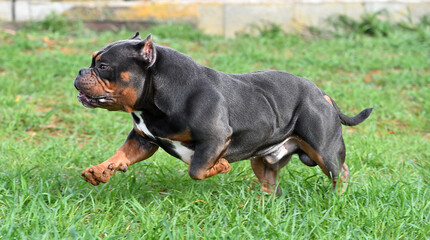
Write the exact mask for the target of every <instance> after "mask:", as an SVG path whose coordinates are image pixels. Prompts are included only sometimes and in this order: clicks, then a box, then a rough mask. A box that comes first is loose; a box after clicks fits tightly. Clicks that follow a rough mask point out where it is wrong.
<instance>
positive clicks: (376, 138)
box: [0, 22, 430, 239]
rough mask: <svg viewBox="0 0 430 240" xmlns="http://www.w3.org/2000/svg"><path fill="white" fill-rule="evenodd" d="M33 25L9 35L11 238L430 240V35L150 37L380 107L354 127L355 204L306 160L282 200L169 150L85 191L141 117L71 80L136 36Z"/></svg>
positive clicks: (186, 33)
mask: <svg viewBox="0 0 430 240" xmlns="http://www.w3.org/2000/svg"><path fill="white" fill-rule="evenodd" d="M45 24H46V22H45ZM35 26H36V27H35ZM35 26H30V27H27V28H24V29H21V30H19V31H18V32H17V33H16V35H11V34H6V33H0V84H1V87H0V105H1V108H0V151H1V154H0V239H98V238H103V239H118V238H124V239H165V238H169V239H281V238H283V239H428V238H430V224H429V223H430V188H429V183H430V162H429V158H430V154H429V153H430V151H429V149H430V142H429V140H430V120H429V119H430V101H429V99H430V68H429V66H430V62H429V59H430V58H429V46H430V45H429V38H428V37H427V36H429V34H428V33H426V34H423V30H421V31H418V30H402V29H393V30H392V32H390V34H389V35H388V36H386V37H382V36H377V37H370V36H366V35H362V34H353V35H342V36H336V37H328V38H327V37H324V38H323V37H321V38H316V37H314V38H306V39H305V38H303V37H301V36H298V35H284V34H282V33H280V32H277V31H263V33H264V34H263V36H257V37H252V36H239V37H238V38H236V39H224V38H221V37H210V36H205V35H203V34H201V33H200V32H198V31H196V30H194V29H192V28H191V27H189V26H172V25H160V26H155V27H153V28H151V29H143V30H141V34H142V35H145V34H147V33H149V32H151V33H152V34H153V36H154V39H155V41H156V42H158V43H162V44H165V45H168V46H171V47H173V48H175V49H177V50H179V51H181V52H184V53H186V54H188V55H190V56H192V57H193V58H194V59H196V61H197V62H199V63H201V64H204V65H207V66H210V67H212V68H215V69H218V70H221V71H225V72H230V73H237V72H244V71H254V70H261V69H278V70H284V71H288V72H290V73H293V74H295V75H299V76H303V77H306V78H309V79H311V80H313V81H314V82H315V83H316V84H317V85H318V86H320V87H321V88H322V89H324V90H325V91H326V92H327V93H328V94H329V95H330V96H331V97H333V98H334V99H335V100H336V101H337V103H338V105H339V106H340V108H341V109H342V110H343V112H345V113H347V114H349V115H353V114H356V113H358V112H359V111H360V110H362V109H364V108H365V107H374V108H375V109H374V112H373V113H372V115H371V117H370V118H369V119H368V120H367V121H365V122H364V123H363V124H361V125H359V126H357V127H354V128H350V127H344V138H345V142H346V146H347V163H348V165H349V167H350V171H351V178H350V184H349V188H348V190H347V192H346V193H345V194H344V195H343V196H336V194H335V193H333V192H332V190H331V184H330V181H329V180H328V179H327V178H326V177H325V176H323V173H322V172H321V170H320V169H318V168H309V167H306V166H305V165H303V164H302V163H300V161H299V160H298V159H297V158H296V157H295V158H294V159H293V160H292V161H291V163H290V164H289V165H288V166H287V167H285V168H284V169H283V170H282V171H281V177H280V186H281V188H282V190H283V195H282V196H280V197H275V196H270V195H264V194H261V193H260V192H259V188H260V184H259V183H258V182H257V181H256V178H255V176H254V174H253V172H252V170H251V167H250V163H249V161H242V162H239V163H235V164H233V165H232V171H231V172H229V173H227V174H222V175H218V176H214V177H212V178H209V179H206V180H203V181H194V180H192V179H190V178H189V177H188V175H187V166H186V165H185V164H183V163H182V162H181V161H179V160H177V159H174V158H173V157H170V156H169V155H167V154H166V153H164V152H162V151H158V152H157V153H156V154H155V155H154V156H153V157H152V158H151V159H148V160H146V161H144V162H141V163H138V164H136V165H133V166H132V167H130V168H129V171H128V172H127V173H118V174H116V175H115V176H114V177H113V178H112V179H111V181H110V182H109V183H107V184H104V185H100V186H98V187H94V186H92V185H90V184H89V183H86V182H85V181H84V180H83V179H82V178H81V176H80V173H81V171H82V170H83V169H85V168H86V167H88V166H90V165H96V164H98V163H100V162H102V161H104V160H105V159H107V158H108V157H110V156H111V155H112V154H113V153H114V152H115V149H116V148H118V147H119V146H120V145H121V144H122V143H123V141H124V140H125V138H126V136H127V134H128V132H129V131H130V130H131V128H132V120H131V117H130V116H129V115H128V114H125V113H120V112H108V111H106V110H101V109H86V108H84V107H82V106H81V105H80V104H79V102H78V101H77V99H76V95H77V92H76V90H75V89H74V87H73V80H74V78H75V76H76V74H77V72H78V70H79V69H80V68H82V67H87V66H89V65H90V61H91V54H92V53H93V52H94V51H96V50H98V49H100V48H101V47H103V46H104V45H106V44H107V43H109V42H112V41H116V40H119V39H125V38H128V37H130V36H132V35H133V32H130V31H126V30H121V31H120V32H117V33H113V32H101V33H94V32H91V31H89V30H87V29H82V26H77V28H78V30H79V31H76V30H75V31H64V28H63V27H64V26H63V25H62V26H63V27H61V28H48V27H44V25H43V24H42V25H35ZM65 26H67V25H65ZM59 29H61V31H60V30H59ZM427 30H428V28H427ZM71 32H76V34H73V33H71Z"/></svg>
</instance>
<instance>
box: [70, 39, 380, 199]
mask: <svg viewBox="0 0 430 240" xmlns="http://www.w3.org/2000/svg"><path fill="white" fill-rule="evenodd" d="M74 86H75V88H76V89H77V90H78V91H79V95H78V100H79V101H80V102H81V103H82V105H84V106H85V107H88V108H104V109H107V110H109V111H124V112H128V113H130V115H131V118H132V120H133V129H132V130H131V132H130V133H129V135H128V137H127V139H126V141H125V143H124V144H123V145H122V146H121V147H120V148H119V149H118V150H117V151H116V153H115V154H114V155H113V156H112V157H110V158H109V159H107V160H106V161H105V162H103V163H101V164H99V165H97V166H92V167H89V168H87V169H85V170H84V171H83V172H82V176H83V177H84V179H85V180H86V181H88V182H90V183H91V184H93V185H98V184H99V183H100V182H102V183H106V182H108V181H109V179H110V177H111V176H112V175H113V174H115V172H116V171H118V170H120V171H123V172H125V171H127V168H128V167H129V166H130V165H132V164H134V163H137V162H139V161H142V160H145V159H147V158H149V157H151V156H152V155H153V154H154V153H155V152H156V151H157V149H158V148H159V147H161V148H163V149H164V150H165V151H166V152H167V153H169V154H170V155H172V156H174V157H176V158H179V159H181V160H182V161H183V162H185V163H186V164H188V165H189V167H188V174H189V176H190V177H191V178H192V179H195V180H202V179H205V178H208V177H211V176H214V175H216V174H220V173H226V172H228V171H230V169H231V167H230V163H233V162H236V161H239V160H244V159H250V161H251V167H252V169H253V171H254V173H255V175H256V176H257V178H258V180H259V181H260V182H261V184H262V187H261V188H262V191H264V192H266V193H273V192H276V193H277V194H278V195H279V194H281V189H280V187H279V186H278V185H277V182H276V179H277V174H278V172H279V170H280V169H281V168H282V167H284V166H285V165H286V164H287V163H288V162H289V161H290V159H291V156H292V155H293V154H298V156H299V159H300V160H301V161H302V162H303V163H304V164H306V165H307V166H311V167H312V166H316V165H318V166H319V167H320V168H321V170H322V171H323V172H324V173H325V174H326V175H327V176H328V177H329V178H330V179H331V180H332V183H333V189H335V190H336V186H338V188H337V189H338V191H341V192H344V191H345V189H346V186H347V184H348V182H347V181H348V178H349V170H348V166H347V165H346V164H345V144H344V141H343V137H342V124H343V125H348V126H354V125H357V124H359V123H361V122H363V121H364V120H365V119H367V118H368V117H369V115H370V113H371V112H372V109H373V108H367V109H365V110H363V111H361V112H360V113H359V114H358V115H356V116H354V117H349V116H346V115H344V114H343V113H342V112H341V111H340V110H339V107H338V106H337V105H336V103H335V102H334V101H333V99H332V98H331V97H329V96H328V95H327V94H326V93H325V92H324V91H322V90H321V89H320V88H318V87H317V86H316V85H315V84H314V83H313V82H311V81H310V80H307V79H305V78H301V77H297V76H295V75H292V74H289V73H287V72H282V71H273V70H270V71H257V72H250V73H241V74H227V73H223V72H219V71H216V70H214V69H211V68H209V67H205V66H202V65H200V64H198V63H196V62H195V61H194V60H193V59H192V58H190V57H189V56H187V55H185V54H182V53H180V52H178V51H176V50H174V49H172V48H169V47H165V46H161V45H157V44H155V43H154V42H153V39H152V35H151V34H150V35H148V36H147V37H146V38H145V39H144V40H142V39H141V37H140V35H139V33H138V32H137V33H136V34H135V35H134V36H133V37H131V38H129V39H127V40H120V41H117V42H114V43H111V44H109V45H107V46H105V47H103V48H102V49H100V50H99V51H97V52H95V53H94V54H93V56H92V63H91V66H90V67H89V68H83V69H80V70H79V73H78V76H77V77H76V79H75V81H74Z"/></svg>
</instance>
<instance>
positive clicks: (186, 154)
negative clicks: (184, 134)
mask: <svg viewBox="0 0 430 240" xmlns="http://www.w3.org/2000/svg"><path fill="white" fill-rule="evenodd" d="M141 114H142V113H141V112H135V113H134V115H135V116H137V117H138V118H139V120H140V121H139V123H136V121H135V123H136V127H137V129H138V130H139V131H142V132H143V133H145V135H146V136H148V137H150V138H152V139H156V137H155V136H154V134H152V133H151V132H150V131H149V129H148V127H147V126H146V124H145V122H144V121H143V118H142V116H141ZM158 139H159V140H161V141H164V142H168V143H170V144H171V145H173V149H172V150H173V151H175V152H176V154H177V155H179V157H180V158H181V160H182V161H184V162H185V163H187V164H190V163H191V158H192V157H193V155H194V151H193V150H192V149H189V148H187V147H185V146H184V145H182V143H181V142H179V141H172V140H170V139H168V138H158Z"/></svg>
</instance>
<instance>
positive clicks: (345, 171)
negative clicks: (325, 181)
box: [333, 163, 349, 195]
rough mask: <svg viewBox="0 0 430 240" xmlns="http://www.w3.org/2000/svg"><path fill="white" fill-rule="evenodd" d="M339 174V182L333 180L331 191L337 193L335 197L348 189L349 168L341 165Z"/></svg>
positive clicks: (335, 179)
mask: <svg viewBox="0 0 430 240" xmlns="http://www.w3.org/2000/svg"><path fill="white" fill-rule="evenodd" d="M341 173H342V176H341V177H340V180H339V179H337V178H333V190H335V191H337V195H341V194H343V193H344V192H345V191H346V189H347V188H348V179H349V168H348V166H347V165H346V164H345V163H344V164H343V165H342V171H341ZM338 182H339V184H338ZM336 185H337V189H336Z"/></svg>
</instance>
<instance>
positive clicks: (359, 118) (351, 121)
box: [330, 98, 373, 126]
mask: <svg viewBox="0 0 430 240" xmlns="http://www.w3.org/2000/svg"><path fill="white" fill-rule="evenodd" d="M330 100H331V102H332V103H333V107H334V108H335V109H336V111H337V114H338V115H339V118H340V122H341V123H342V124H343V125H346V126H355V125H358V124H360V123H362V122H363V121H364V120H366V119H367V118H368V117H369V115H370V113H372V110H373V108H366V109H364V110H363V111H361V112H360V113H359V114H357V115H355V116H354V117H349V116H347V115H345V114H343V113H342V112H341V111H340V109H339V107H338V106H337V104H336V103H335V101H334V100H333V99H332V98H330Z"/></svg>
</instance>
